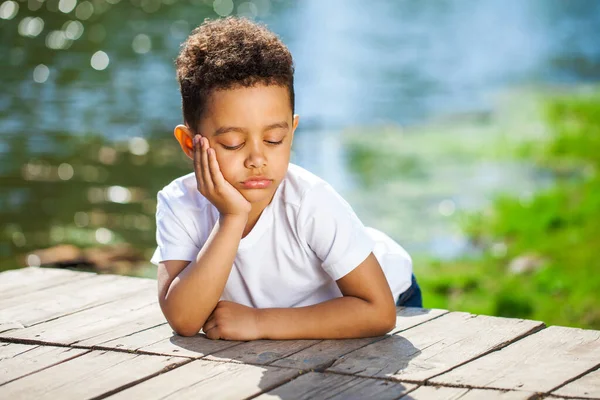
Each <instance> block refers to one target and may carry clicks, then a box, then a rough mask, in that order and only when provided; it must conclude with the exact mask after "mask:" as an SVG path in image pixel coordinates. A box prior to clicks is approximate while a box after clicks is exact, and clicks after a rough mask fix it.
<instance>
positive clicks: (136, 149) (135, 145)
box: [129, 137, 150, 156]
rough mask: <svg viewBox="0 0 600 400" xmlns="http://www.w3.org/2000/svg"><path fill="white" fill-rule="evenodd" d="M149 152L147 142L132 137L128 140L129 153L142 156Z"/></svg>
mask: <svg viewBox="0 0 600 400" xmlns="http://www.w3.org/2000/svg"><path fill="white" fill-rule="evenodd" d="M148 150H150V145H149V144H148V141H147V140H146V139H144V138H141V137H133V138H131V139H130V140H129V151H130V152H131V154H135V155H136V156H143V155H144V154H146V153H148Z"/></svg>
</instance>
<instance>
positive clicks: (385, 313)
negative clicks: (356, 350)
mask: <svg viewBox="0 0 600 400" xmlns="http://www.w3.org/2000/svg"><path fill="white" fill-rule="evenodd" d="M378 315H379V318H378V324H377V333H378V334H379V335H385V334H387V333H389V332H390V331H392V330H393V329H394V328H395V327H396V305H395V304H392V305H388V304H386V305H385V307H383V306H382V307H381V312H380V313H379V314H378Z"/></svg>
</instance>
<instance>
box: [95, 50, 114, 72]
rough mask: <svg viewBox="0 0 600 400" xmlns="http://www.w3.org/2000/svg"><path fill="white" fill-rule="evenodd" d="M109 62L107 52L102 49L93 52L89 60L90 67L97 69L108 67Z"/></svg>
mask: <svg viewBox="0 0 600 400" xmlns="http://www.w3.org/2000/svg"><path fill="white" fill-rule="evenodd" d="M109 62H110V60H109V58H108V54H106V53H105V52H103V51H102V50H98V51H97V52H95V53H94V55H93V56H92V59H91V60H90V64H91V65H92V68H94V69H95V70H98V71H102V70H104V69H106V67H108V63H109Z"/></svg>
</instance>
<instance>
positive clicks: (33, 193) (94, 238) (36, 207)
mask: <svg viewBox="0 0 600 400" xmlns="http://www.w3.org/2000/svg"><path fill="white" fill-rule="evenodd" d="M255 6H256V7H254V6H253V7H249V5H248V3H247V2H235V7H234V10H233V13H234V14H235V13H236V12H240V11H241V12H255V13H257V14H258V15H257V18H258V19H259V20H261V21H264V22H266V23H267V24H268V25H269V26H270V27H271V29H273V30H274V31H275V32H277V33H278V34H279V35H280V36H281V37H282V39H283V40H284V42H285V43H287V44H288V45H289V47H290V49H291V51H292V53H293V55H294V59H295V65H296V93H297V94H296V97H297V110H298V113H299V114H300V115H301V126H300V128H299V131H298V133H297V138H296V143H295V149H294V161H295V162H297V163H299V164H300V165H302V166H304V167H306V168H307V169H309V170H311V171H313V172H315V173H317V174H318V175H320V176H322V177H324V178H326V179H327V180H329V181H331V183H332V184H333V185H334V186H335V187H336V188H337V189H338V190H340V191H341V192H342V193H343V194H344V195H345V196H346V197H347V198H348V200H349V201H350V202H351V203H352V204H353V205H355V207H356V209H357V212H358V213H359V215H361V217H363V218H364V219H365V221H366V222H367V223H369V224H371V225H375V226H377V227H380V228H382V229H384V230H386V231H387V232H389V233H390V234H391V235H392V236H394V237H395V238H397V239H398V240H401V242H402V243H403V244H405V245H406V246H407V247H408V248H409V250H411V251H425V252H433V253H435V254H438V255H450V256H451V255H454V254H456V253H457V252H460V251H461V249H463V248H464V243H463V240H462V239H461V238H460V237H459V238H458V239H457V238H456V236H455V235H454V234H453V233H450V232H453V230H452V229H450V228H448V227H447V226H446V225H444V224H445V222H443V220H445V218H440V215H442V216H443V213H444V212H447V209H448V207H450V208H451V207H452V206H449V203H447V202H446V203H443V202H444V201H446V200H449V199H450V200H452V201H453V202H454V207H458V208H460V207H465V208H469V207H479V206H481V204H482V199H486V198H487V196H488V195H489V193H492V192H495V191H497V190H499V189H503V188H507V187H508V186H510V182H511V181H512V180H513V178H514V177H519V178H520V179H521V181H520V182H521V183H520V186H519V185H517V186H519V187H520V190H521V189H522V190H523V191H526V190H530V189H531V188H535V187H537V186H536V185H538V184H540V185H542V186H543V185H544V184H545V182H546V181H545V180H544V179H545V178H544V177H543V175H540V174H539V173H538V172H537V171H530V170H529V169H528V168H529V167H527V166H522V167H518V166H517V167H515V166H511V167H507V168H504V167H503V166H502V165H499V164H493V163H492V164H489V166H488V168H487V169H485V170H483V169H482V170H481V171H486V172H485V173H483V175H482V173H481V171H480V172H479V175H478V174H477V173H475V174H474V175H473V176H472V178H473V179H475V180H477V179H480V180H481V179H484V178H485V177H488V178H489V177H493V176H494V175H495V174H499V177H498V178H497V179H495V180H494V179H492V183H491V184H489V185H488V184H476V185H471V187H469V188H464V187H463V186H464V182H465V180H464V179H463V178H464V176H465V175H464V174H465V168H467V169H468V166H464V165H463V166H462V167H456V168H454V169H452V168H449V169H446V171H451V172H450V173H449V174H448V173H446V174H443V173H442V171H441V170H436V171H437V172H435V173H432V174H430V175H431V176H439V178H435V179H433V178H432V179H433V180H427V179H423V180H422V181H419V180H416V181H415V180H411V181H410V182H411V184H410V185H409V186H407V185H406V184H404V186H402V185H401V187H400V189H399V188H398V185H399V182H400V183H402V182H405V183H406V181H403V180H402V179H403V178H402V177H401V176H399V177H398V180H397V181H394V179H392V180H393V182H379V184H378V186H376V187H372V186H371V187H367V186H365V183H364V182H363V181H362V179H361V177H360V171H359V172H357V171H354V170H353V169H352V167H351V165H349V162H353V160H352V159H350V161H349V157H348V144H347V141H346V140H345V139H344V134H343V133H341V132H344V131H345V129H347V128H348V127H354V126H358V125H361V126H371V127H372V126H384V125H385V126H388V125H393V126H401V127H407V126H415V125H418V124H420V123H423V122H425V121H428V120H430V119H431V118H435V117H438V116H440V115H454V114H464V113H469V114H476V115H485V114H486V113H488V112H490V110H492V108H493V100H492V99H493V98H494V97H493V94H494V93H497V92H498V91H502V90H504V89H506V88H511V87H514V86H525V85H548V84H566V85H573V84H578V83H581V82H593V81H598V79H599V78H600V45H599V44H598V37H600V2H591V1H586V0H571V1H568V2H567V1H560V0H509V1H492V0H478V1H475V0H472V1H449V0H444V1H419V2H414V1H373V2H365V1H358V0H349V1H341V0H339V1H338V0H336V1H319V0H305V1H302V2H292V1H282V0H279V1H275V0H271V1H268V0H260V1H259V0H256V1H255ZM17 8H18V10H17V11H16V14H15V10H16V9H17ZM70 8H72V9H70ZM92 8H93V13H91V14H90V13H89V12H88V11H89V10H90V9H92ZM61 10H62V11H61ZM63 11H67V12H66V13H65V12H63ZM221 11H222V10H221ZM215 16H216V14H215V10H214V7H213V2H212V1H208V0H207V1H204V0H193V1H177V0H163V1H162V2H160V1H157V0H132V1H131V2H129V1H126V0H122V1H118V0H111V1H108V2H107V1H103V0H98V1H94V2H86V1H83V2H81V1H80V2H78V3H75V2H73V3H71V2H70V1H66V0H64V1H61V2H58V1H56V0H47V1H46V2H37V1H36V0H28V1H27V2H24V1H19V2H9V1H4V2H3V3H2V4H1V5H0V17H2V19H0V32H1V34H2V39H1V41H0V54H2V57H0V68H1V69H0V70H1V72H2V91H0V157H1V159H0V174H1V175H0V179H1V180H0V184H1V188H2V191H1V193H0V210H1V211H0V235H1V236H0V238H1V241H0V262H1V263H2V264H3V265H7V266H11V265H13V266H14V265H18V264H23V263H24V262H25V261H26V258H24V257H26V255H27V253H28V252H30V251H32V250H35V249H37V248H43V247H47V246H50V245H54V244H58V243H73V244H76V245H78V246H92V245H98V244H99V243H100V244H103V243H114V242H128V243H132V244H133V245H134V246H135V248H137V249H140V251H141V252H142V254H141V258H142V259H143V258H144V257H148V255H149V254H150V252H151V248H152V246H153V240H154V232H153V229H154V226H153V212H154V211H153V209H154V196H155V193H156V191H157V190H158V189H160V188H161V187H162V186H163V185H164V184H166V183H167V182H168V181H170V179H172V178H174V177H175V176H178V175H181V174H183V173H185V172H187V171H189V170H190V169H189V168H190V166H189V164H187V163H186V162H185V160H184V159H183V156H182V155H180V154H179V150H178V149H177V147H176V143H175V142H174V141H173V140H172V139H171V137H172V136H171V135H172V129H173V127H174V126H175V125H176V124H177V123H179V122H180V120H181V112H180V100H179V94H178V92H177V83H176V80H175V74H174V67H173V60H174V58H175V57H176V55H177V52H178V46H179V44H180V43H181V41H182V40H184V39H185V37H186V35H187V34H188V33H189V31H190V30H191V29H192V28H193V27H194V26H196V25H198V23H199V22H201V21H202V20H203V19H204V18H205V17H215ZM34 18H39V19H35V20H34ZM73 21H79V22H73ZM92 64H93V65H94V66H95V67H96V68H98V69H99V70H98V69H95V68H93V67H92ZM371 132H372V134H375V135H376V134H377V132H378V131H377V130H371ZM373 132H374V133H373ZM134 137H140V138H143V139H144V141H141V142H140V141H138V142H135V141H134V142H129V140H130V139H131V138H134ZM366 140H368V138H366ZM136 143H137V144H136ZM144 143H145V144H144ZM435 143H437V142H436V141H432V142H431V143H430V145H431V146H436V144H435ZM136 146H137V147H136ZM139 146H141V148H140V147H139ZM148 146H149V147H148ZM146 147H148V148H146ZM398 152H401V149H398ZM461 168H463V169H461ZM513 168H517V169H516V170H513ZM502 171H504V172H502ZM523 171H529V172H525V173H523ZM487 181H489V179H488V180H487ZM487 181H486V182H487ZM441 182H452V183H453V184H451V185H448V187H449V188H448V189H447V190H446V191H441V190H438V191H437V192H436V191H435V190H433V191H432V190H429V189H428V188H429V187H438V189H439V188H440V187H442V186H443V185H441ZM413 185H414V188H413ZM394 187H396V189H391V188H394ZM111 188H112V189H111ZM115 188H116V189H115ZM408 188H410V189H411V190H407V189H408ZM123 189H124V190H125V191H123ZM413 189H414V190H413ZM458 192H460V193H462V194H463V196H462V197H460V196H457V193H458ZM111 193H112V194H113V195H111ZM115 193H117V194H118V193H121V194H122V195H121V197H118V196H117V198H115V197H114V194H115ZM374 193H375V195H374ZM415 193H419V194H415ZM465 193H467V195H466V196H465ZM111 196H112V197H111ZM386 196H395V197H394V199H397V200H398V202H397V203H394V202H392V201H389V198H388V201H387V202H386V201H383V203H385V204H380V203H381V201H380V202H377V201H376V200H377V199H376V198H379V199H386ZM115 200H120V201H115ZM386 204H387V205H386ZM419 204H421V205H423V204H427V206H426V207H419ZM441 204H442V205H441ZM443 204H445V206H444V205H443ZM440 207H441V208H440ZM444 207H446V208H444ZM421 208H424V209H427V210H428V211H426V212H425V211H422V210H420V209H421ZM415 210H417V211H415ZM440 210H442V211H440ZM444 210H446V211H444ZM440 212H441V214H440ZM425 217H426V218H425ZM423 218H425V219H424V220H423ZM419 219H421V220H423V221H424V222H425V224H426V225H427V226H429V227H431V229H427V230H423V229H418V228H419V227H422V226H423V224H419V226H416V225H415V224H414V223H413V221H415V220H417V221H418V220H419ZM440 221H442V222H440ZM444 226H446V228H444ZM404 227H408V228H404ZM433 228H435V229H433ZM438 228H439V229H438ZM407 232H409V233H407ZM453 235H454V236H453Z"/></svg>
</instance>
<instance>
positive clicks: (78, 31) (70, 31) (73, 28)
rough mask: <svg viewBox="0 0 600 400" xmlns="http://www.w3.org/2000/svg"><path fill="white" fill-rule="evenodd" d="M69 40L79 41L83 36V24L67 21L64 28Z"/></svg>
mask: <svg viewBox="0 0 600 400" xmlns="http://www.w3.org/2000/svg"><path fill="white" fill-rule="evenodd" d="M62 29H63V31H65V36H66V37H67V39H71V40H77V39H79V38H80V37H81V35H82V34H83V24H82V23H81V22H79V21H67V22H65V23H64V24H63V26H62Z"/></svg>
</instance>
